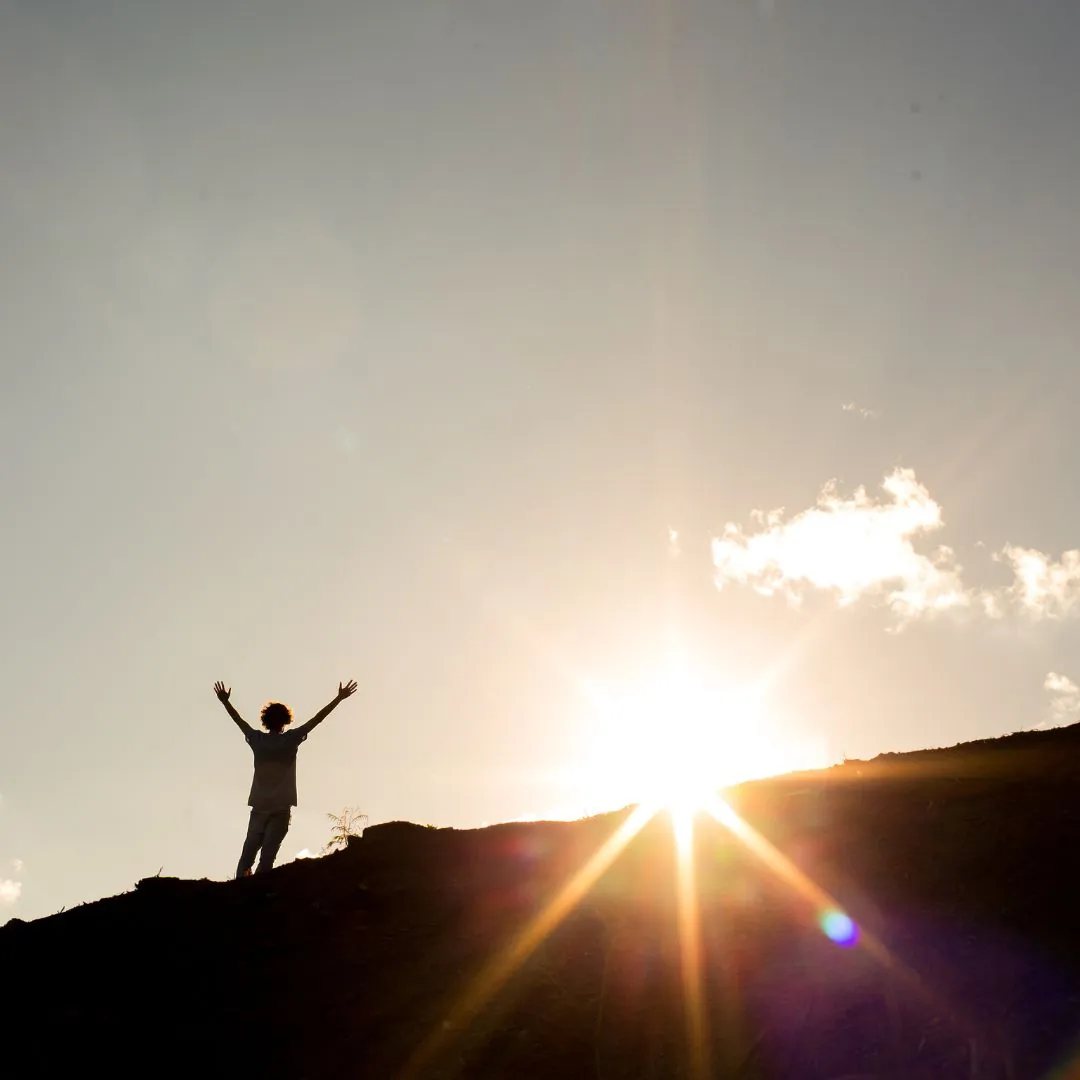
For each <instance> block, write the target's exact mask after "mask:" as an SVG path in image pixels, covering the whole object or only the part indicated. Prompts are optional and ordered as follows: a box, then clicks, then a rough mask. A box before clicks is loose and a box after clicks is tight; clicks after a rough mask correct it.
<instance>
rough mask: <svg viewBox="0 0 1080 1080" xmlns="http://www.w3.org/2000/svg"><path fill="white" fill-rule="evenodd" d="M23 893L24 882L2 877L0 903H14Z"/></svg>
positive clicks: (0, 880) (0, 879)
mask: <svg viewBox="0 0 1080 1080" xmlns="http://www.w3.org/2000/svg"><path fill="white" fill-rule="evenodd" d="M21 893H22V882H21V881H12V880H10V879H9V878H0V904H14V903H15V901H16V900H18V899H19V896H20V894H21Z"/></svg>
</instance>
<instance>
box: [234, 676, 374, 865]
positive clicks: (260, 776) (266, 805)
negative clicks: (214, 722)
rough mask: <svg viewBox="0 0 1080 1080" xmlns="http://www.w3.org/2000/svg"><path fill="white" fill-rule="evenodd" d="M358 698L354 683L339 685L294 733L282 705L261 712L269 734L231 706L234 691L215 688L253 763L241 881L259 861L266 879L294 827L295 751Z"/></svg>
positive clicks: (270, 704) (288, 713) (271, 705)
mask: <svg viewBox="0 0 1080 1080" xmlns="http://www.w3.org/2000/svg"><path fill="white" fill-rule="evenodd" d="M355 692H356V682H355V680H350V681H349V682H347V683H338V692H337V696H336V697H335V698H334V700H333V701H331V702H330V704H329V705H325V706H323V708H321V709H320V710H319V711H318V712H317V713H316V714H315V715H314V716H313V717H312V718H311V719H310V720H309V721H308V722H307V723H306V724H301V725H300V727H298V728H296V729H295V730H294V731H286V730H285V729H286V728H287V727H288V726H289V724H291V723H292V709H290V708H289V706H288V705H283V704H282V703H281V702H280V701H270V702H268V703H267V704H266V705H264V706H263V709H262V713H261V714H260V719H261V721H262V726H263V727H264V728H265V729H266V730H265V731H256V730H255V728H253V727H252V726H251V725H250V724H249V723H248V722H247V721H246V720H245V719H244V718H243V717H242V716H241V715H240V714H239V713H238V712H237V711H236V709H235V708H234V707H233V703H232V702H231V701H230V700H229V695H230V694H231V693H232V688H231V687H229V688H226V686H225V684H224V683H223V682H221V681H220V680H219V681H218V682H216V683H214V693H215V694H216V695H217V699H218V701H220V702H221V704H222V705H224V706H225V711H226V712H227V713H228V714H229V715H230V716H231V717H232V719H233V721H234V723H235V724H236V726H237V727H238V728H239V729H240V730H241V731H242V732H243V733H244V738H245V739H246V740H247V744H248V746H250V747H251V752H252V754H253V755H254V757H255V775H254V776H253V778H252V781H251V791H250V792H249V793H248V806H250V807H251V816H250V818H249V819H248V830H247V836H246V837H245V838H244V846H243V848H242V850H241V852H240V862H239V863H237V866H236V876H237V877H238V878H242V877H247V876H248V875H249V874H250V873H251V867H252V864H253V863H254V862H255V856H256V855H258V856H259V865H258V868H257V870H256V873H259V874H262V873H265V872H266V871H267V870H270V869H272V868H273V866H274V860H275V859H276V858H277V853H278V850H279V849H280V847H281V842H282V841H283V840H284V839H285V834H286V833H287V832H288V831H289V825H290V824H291V823H292V808H293V807H294V806H295V805H296V751H297V750H298V749H299V747H300V744H301V743H302V742H303V741H304V740H305V739H306V738H307V737H308V735H309V734H310V733H311V731H312V729H313V728H315V727H317V726H318V725H319V724H321V723H322V722H323V721H324V720H325V719H326V718H327V717H328V716H329V715H330V714H331V713H332V712H333V711H334V709H336V708H337V707H338V705H340V704H341V703H342V702H343V701H344V700H345V699H346V698H347V697H350V696H351V695H352V694H354V693H355Z"/></svg>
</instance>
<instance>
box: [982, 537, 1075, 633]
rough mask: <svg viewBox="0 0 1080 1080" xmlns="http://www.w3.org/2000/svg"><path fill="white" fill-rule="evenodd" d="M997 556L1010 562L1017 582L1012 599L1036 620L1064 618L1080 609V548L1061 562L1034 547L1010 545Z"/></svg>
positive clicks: (1062, 557)
mask: <svg viewBox="0 0 1080 1080" xmlns="http://www.w3.org/2000/svg"><path fill="white" fill-rule="evenodd" d="M994 558H995V559H996V560H997V561H998V562H1002V563H1006V564H1008V565H1009V566H1010V567H1011V568H1012V571H1013V576H1014V579H1015V580H1014V581H1013V584H1012V585H1011V586H1009V588H1008V589H1007V590H1006V593H1007V596H1008V599H1009V600H1010V601H1011V602H1012V603H1013V604H1015V605H1016V606H1017V607H1019V609H1020V610H1021V611H1023V612H1024V613H1025V614H1027V615H1030V616H1031V617H1032V618H1034V619H1062V618H1065V617H1066V616H1067V615H1071V614H1075V613H1078V612H1080V551H1066V552H1064V553H1063V554H1062V556H1061V558H1060V559H1059V560H1058V561H1056V562H1055V561H1054V560H1053V559H1052V558H1051V556H1049V555H1044V554H1043V553H1042V552H1041V551H1035V550H1034V549H1033V548H1022V547H1016V546H1014V545H1012V544H1008V545H1006V546H1005V547H1004V548H1003V549H1002V550H1001V551H1000V552H999V553H997V554H996V555H995V556H994Z"/></svg>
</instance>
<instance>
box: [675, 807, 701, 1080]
mask: <svg viewBox="0 0 1080 1080" xmlns="http://www.w3.org/2000/svg"><path fill="white" fill-rule="evenodd" d="M671 824H672V829H673V832H674V834H675V851H676V866H677V875H678V878H677V894H676V902H677V911H678V931H679V955H680V960H681V967H682V982H683V1003H684V1008H685V1014H686V1039H687V1048H688V1050H689V1052H690V1075H691V1076H692V1077H693V1078H694V1080H705V1078H706V1077H708V1075H709V1060H708V1041H707V1039H706V1037H705V998H704V992H703V985H702V971H701V916H700V912H699V910H698V895H697V882H696V875H695V872H694V870H695V868H694V812H693V811H691V810H679V811H673V812H672V815H671Z"/></svg>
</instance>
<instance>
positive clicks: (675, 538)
mask: <svg viewBox="0 0 1080 1080" xmlns="http://www.w3.org/2000/svg"><path fill="white" fill-rule="evenodd" d="M667 535H668V554H669V555H671V556H672V557H673V558H676V559H677V558H678V557H679V556H680V555H681V554H682V549H681V548H680V547H679V530H678V529H668V531H667Z"/></svg>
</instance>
